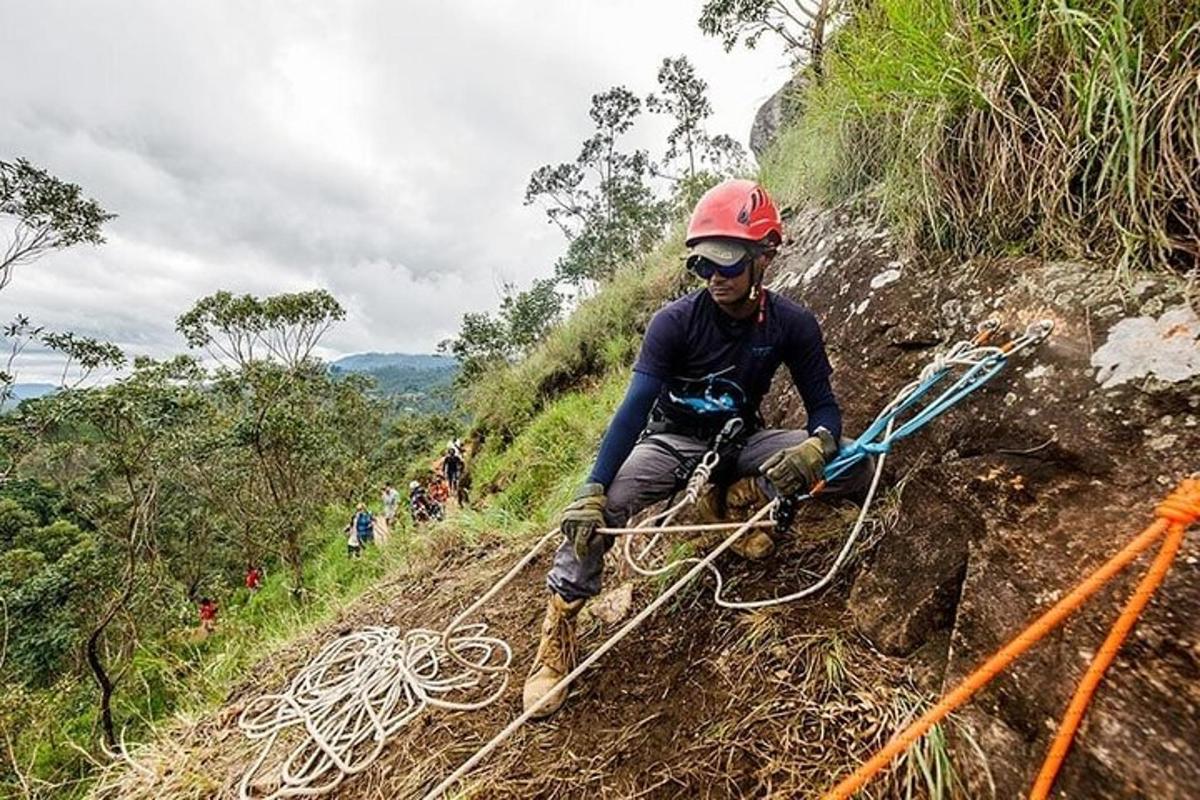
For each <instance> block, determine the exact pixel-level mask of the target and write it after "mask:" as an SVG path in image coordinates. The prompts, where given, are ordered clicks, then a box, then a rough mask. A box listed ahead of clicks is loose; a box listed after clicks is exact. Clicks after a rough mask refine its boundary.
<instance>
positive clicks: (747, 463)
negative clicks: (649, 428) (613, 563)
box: [546, 428, 873, 602]
mask: <svg viewBox="0 0 1200 800" xmlns="http://www.w3.org/2000/svg"><path fill="white" fill-rule="evenodd" d="M807 438H808V432H807V431H803V430H796V431H789V430H781V429H777V428H776V429H767V430H761V431H758V432H757V433H752V434H750V436H748V437H747V438H746V444H745V446H744V447H743V448H742V449H741V451H740V452H739V453H738V457H737V465H736V467H735V469H734V476H735V477H736V478H744V477H747V476H750V475H758V468H759V466H760V465H761V464H762V463H763V462H764V461H766V460H767V459H768V458H769V457H771V456H772V455H774V454H775V453H778V452H779V451H780V450H783V449H784V448H787V447H792V446H793V445H797V444H800V442H803V441H804V440H805V439H807ZM656 441H658V442H662V443H665V444H668V445H670V448H667V447H663V446H662V445H661V444H656V443H655V442H656ZM671 448H673V449H674V450H675V451H677V452H678V454H679V455H676V454H675V453H673V452H672V451H671ZM707 449H708V443H707V442H705V441H703V440H701V439H693V438H692V437H690V436H680V435H678V434H674V433H659V434H655V435H653V436H648V437H646V438H645V439H643V440H642V441H640V442H638V443H637V445H636V446H634V448H633V451H632V452H631V453H630V454H629V457H628V458H626V459H625V463H624V464H622V465H621V469H620V470H619V471H618V472H617V477H616V478H614V479H613V482H612V484H611V485H610V486H609V487H608V492H607V494H608V503H607V506H606V507H605V510H604V521H605V524H606V525H607V526H608V527H610V528H621V527H624V526H625V524H626V523H627V522H628V521H629V519H630V517H632V516H633V515H634V514H636V513H637V512H638V511H640V510H641V509H643V508H645V507H646V506H649V505H651V504H652V503H655V502H657V501H659V500H662V499H663V498H665V497H667V496H669V495H670V494H671V491H672V490H673V489H674V488H675V474H674V473H675V468H676V467H677V466H679V463H680V460H679V456H682V457H683V458H685V459H686V458H690V457H692V456H696V455H700V454H701V453H703V452H704V451H705V450H707ZM872 469H873V467H872V463H871V460H870V459H863V460H862V461H860V462H859V463H858V464H856V465H855V466H854V467H853V468H852V469H851V470H850V471H849V472H847V473H846V474H844V475H842V476H841V477H840V478H838V479H837V480H834V481H833V482H831V483H830V484H829V486H828V487H827V488H826V489H825V492H824V494H823V495H822V496H823V497H844V496H846V495H854V494H856V493H860V494H861V493H862V492H865V491H866V488H867V485H868V484H869V483H870V481H871V472H872ZM763 483H764V486H765V487H766V488H767V489H768V490H769V489H770V486H769V484H767V483H766V481H765V479H764V481H763ZM768 493H770V492H768ZM614 541H615V539H614V537H612V536H597V537H595V538H594V539H593V540H592V545H591V549H590V550H589V551H588V554H587V557H586V558H584V559H583V560H582V561H581V560H579V558H578V557H577V556H576V555H575V548H574V547H573V546H572V545H571V543H570V542H569V541H566V540H564V541H563V543H562V544H561V545H559V548H558V551H557V552H556V553H555V554H554V566H553V567H551V568H550V573H549V574H548V575H547V576H546V585H547V586H548V587H549V588H550V591H552V592H554V593H555V594H558V595H559V596H561V597H562V598H563V599H564V600H566V601H567V602H573V601H575V600H578V599H579V598H581V597H595V596H596V595H598V594H600V576H601V573H602V572H603V571H604V554H605V553H607V552H608V549H609V548H610V547H612V546H613V542H614Z"/></svg>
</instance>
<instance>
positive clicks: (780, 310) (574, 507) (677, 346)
mask: <svg viewBox="0 0 1200 800" xmlns="http://www.w3.org/2000/svg"><path fill="white" fill-rule="evenodd" d="M782 241H783V229H782V225H781V222H780V219H779V213H778V211H776V209H775V205H774V203H773V202H772V201H771V198H770V197H768V196H767V193H766V192H765V191H764V190H763V188H762V187H761V186H759V185H758V184H756V183H755V182H753V181H748V180H730V181H726V182H724V183H722V184H720V185H719V186H716V187H714V188H713V189H711V190H709V191H708V192H707V193H706V194H705V195H704V196H703V197H702V198H701V199H700V202H699V203H698V204H697V205H696V209H695V211H694V212H693V214H692V218H691V221H690V223H689V225H688V232H687V241H686V244H687V247H688V258H687V266H688V269H689V270H690V271H692V272H693V273H695V274H696V275H697V276H698V277H700V278H701V279H703V280H704V281H705V282H706V286H705V288H703V289H700V290H698V291H695V292H692V293H691V294H688V295H686V296H684V297H682V298H680V299H679V300H676V301H675V302H673V303H670V304H668V305H667V306H665V307H664V308H662V309H661V310H659V311H658V313H657V314H655V315H654V318H653V319H652V320H651V321H650V325H649V327H648V328H647V330H646V336H645V339H644V341H643V342H642V349H641V352H640V354H639V355H638V359H637V362H636V363H635V364H634V367H633V379H632V380H631V381H630V384H629V389H628V390H627V392H626V395H625V399H624V400H623V401H622V403H621V406H620V408H618V409H617V413H616V415H615V416H614V418H613V420H612V421H611V423H610V424H609V426H608V430H607V431H606V432H605V435H604V440H603V442H602V443H601V445H600V452H599V455H598V456H597V458H596V463H595V465H594V466H593V467H592V471H591V475H590V478H589V479H588V482H587V483H586V484H585V485H584V486H583V487H581V488H580V490H579V491H578V493H577V494H576V496H575V500H574V501H573V502H572V503H571V504H570V505H569V506H567V508H566V509H565V511H564V512H563V514H562V521H561V524H560V528H561V530H562V533H563V537H564V541H563V543H562V545H561V546H560V547H559V549H558V552H557V553H556V554H555V557H554V566H553V568H552V569H551V571H550V574H549V575H548V576H547V580H546V583H547V586H548V587H549V589H550V599H549V602H548V604H547V610H546V617H545V620H544V621H543V623H542V636H541V643H540V645H539V647H538V651H537V655H536V657H535V659H534V664H533V667H532V669H531V670H530V674H529V677H528V678H527V679H526V681H525V691H524V701H525V707H526V708H529V707H531V706H532V705H533V704H535V703H536V702H538V701H539V700H541V699H542V698H543V697H544V696H545V695H546V694H547V693H548V692H549V691H550V689H551V688H552V687H553V686H554V684H556V683H557V682H558V681H559V680H560V679H561V678H562V677H563V676H564V675H566V674H567V673H568V672H569V671H570V670H571V669H573V668H574V666H575V650H576V647H575V618H576V615H578V613H579V611H580V609H581V608H582V607H583V604H584V602H586V600H587V599H588V598H589V597H594V596H595V595H597V594H598V593H599V592H600V576H601V571H602V568H603V559H604V553H605V552H606V551H607V550H608V549H609V547H611V546H612V543H613V539H612V537H609V536H603V535H597V534H596V529H597V528H600V527H605V526H607V527H623V526H625V524H626V523H627V522H628V520H629V518H630V517H631V516H633V514H634V513H635V512H637V511H638V510H640V509H642V508H645V507H646V506H648V505H650V504H652V503H654V502H656V501H658V500H661V499H663V498H665V497H668V496H669V495H670V494H671V493H672V492H673V491H675V490H676V489H678V488H679V487H680V486H682V484H683V482H684V481H686V479H687V473H688V472H690V470H691V469H692V468H694V466H695V463H696V460H697V457H698V456H700V455H702V454H703V453H704V452H706V451H707V450H708V449H709V448H710V447H711V446H712V445H713V444H714V442H715V441H716V440H717V435H718V434H719V433H720V432H721V431H722V430H723V429H726V426H727V424H728V423H729V422H730V420H733V419H737V420H740V421H741V423H742V426H743V429H742V433H741V434H740V436H738V437H736V438H735V439H734V441H733V442H732V443H729V444H727V445H725V446H723V448H722V451H721V457H722V458H721V461H722V465H723V466H724V467H725V470H724V472H723V473H722V474H720V475H718V476H716V477H717V480H718V481H719V482H721V483H723V484H726V485H728V484H729V483H730V482H731V481H734V480H737V479H743V480H737V483H736V484H734V485H733V486H732V487H730V493H731V494H732V493H740V494H741V495H742V496H743V499H745V497H746V496H750V497H752V498H753V499H754V500H755V501H756V502H757V504H758V505H761V504H763V503H766V502H767V495H766V494H765V492H766V491H771V492H773V493H776V494H783V495H790V494H794V493H798V492H807V491H808V490H810V489H811V488H812V487H813V485H815V484H816V482H817V481H818V480H820V479H821V477H822V473H823V470H824V467H825V464H826V463H827V462H828V461H829V460H830V459H831V458H833V456H835V455H836V454H837V451H838V444H837V443H838V441H839V437H840V436H841V429H842V415H841V410H840V408H839V407H838V403H837V400H836V399H835V398H834V395H833V389H832V388H831V386H830V383H829V375H830V373H831V371H832V370H831V368H830V365H829V359H828V358H827V357H826V354H825V345H824V341H823V339H822V336H821V329H820V326H819V325H818V323H817V320H816V318H815V317H814V316H813V314H812V312H810V311H809V310H808V309H806V308H804V307H802V306H800V305H798V304H796V303H794V302H792V301H790V300H788V299H786V298H783V297H779V296H777V295H775V294H770V293H768V292H767V291H766V290H765V289H764V288H763V286H762V281H763V274H764V272H765V270H766V267H767V265H768V264H769V263H770V261H771V259H772V258H773V257H774V255H775V252H776V249H777V248H778V246H779V245H780V244H781V243H782ZM781 364H786V365H787V367H788V369H789V371H790V372H791V375H792V380H793V382H794V383H795V385H796V388H797V389H798V390H799V392H800V397H801V399H802V400H803V402H804V408H805V411H806V413H807V417H808V419H807V428H808V430H807V431H805V430H774V429H764V428H763V426H762V424H761V418H760V416H759V414H758V407H759V404H760V402H761V401H762V399H763V396H764V395H765V394H766V393H767V390H768V389H769V388H770V385H771V379H772V377H773V376H774V374H775V372H776V370H777V369H778V367H779V366H780V365H781ZM719 472H720V470H719ZM869 475H870V465H869V464H867V463H863V464H861V465H860V467H859V468H857V469H855V470H852V471H851V472H850V473H849V474H847V475H845V476H843V477H842V478H839V479H838V480H836V481H833V482H832V483H831V484H830V485H829V486H828V487H827V488H826V489H825V491H824V495H825V496H838V495H842V496H845V495H847V494H853V493H857V492H860V491H862V490H863V489H865V487H866V484H867V481H868V479H869ZM759 476H762V477H761V478H760V477H759ZM764 479H765V480H764ZM768 482H769V483H768ZM743 539H744V540H745V541H740V542H739V545H740V546H739V547H738V548H737V550H738V552H739V553H740V554H741V555H743V556H745V557H749V558H762V557H765V556H766V555H768V554H769V553H770V552H771V551H772V549H773V546H774V544H773V542H772V540H771V537H770V536H769V535H768V534H766V533H761V532H760V533H755V534H753V535H747V536H744V537H743ZM565 700H566V692H565V691H560V692H558V693H556V696H555V697H553V698H552V699H551V700H549V701H548V702H547V703H546V704H545V705H543V706H542V707H541V709H539V711H538V715H539V716H547V715H549V714H551V713H553V712H554V711H556V710H557V709H558V708H559V707H560V706H561V705H562V704H563V702H564V701H565Z"/></svg>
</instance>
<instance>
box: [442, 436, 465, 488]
mask: <svg viewBox="0 0 1200 800" xmlns="http://www.w3.org/2000/svg"><path fill="white" fill-rule="evenodd" d="M462 468H463V456H462V442H460V441H459V440H458V439H453V440H451V442H450V444H449V445H448V446H447V447H446V455H445V456H444V457H443V458H442V475H443V477H445V479H446V485H447V486H449V487H450V490H451V491H457V490H458V479H459V477H460V476H461V475H462Z"/></svg>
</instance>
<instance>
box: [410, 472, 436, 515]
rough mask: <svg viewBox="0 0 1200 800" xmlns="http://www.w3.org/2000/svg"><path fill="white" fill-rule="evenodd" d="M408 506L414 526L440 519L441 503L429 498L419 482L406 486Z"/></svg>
mask: <svg viewBox="0 0 1200 800" xmlns="http://www.w3.org/2000/svg"><path fill="white" fill-rule="evenodd" d="M408 504H409V508H410V509H411V511H412V518H413V523H414V524H419V523H422V522H428V521H429V520H431V519H441V518H442V506H441V503H439V502H437V501H436V500H434V499H433V498H432V497H430V496H429V493H428V492H427V491H426V490H425V487H424V486H422V485H421V482H420V481H413V482H411V483H410V484H408Z"/></svg>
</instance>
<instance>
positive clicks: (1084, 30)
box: [763, 0, 1200, 270]
mask: <svg viewBox="0 0 1200 800" xmlns="http://www.w3.org/2000/svg"><path fill="white" fill-rule="evenodd" d="M1198 57H1200V6H1197V5H1196V4H1195V3H1177V2H1170V1H1169V0H972V2H966V3H962V2H951V0H935V1H934V2H926V1H925V0H872V2H869V3H865V4H863V5H862V8H861V10H860V11H859V12H858V13H856V14H855V15H854V16H853V17H852V18H851V19H850V20H849V21H847V22H846V24H845V25H844V27H843V28H842V29H841V30H839V31H838V32H837V33H836V35H834V36H833V38H832V40H831V42H830V44H829V46H828V48H827V49H826V53H825V60H824V78H823V80H821V81H815V80H814V81H811V82H810V83H809V85H808V86H807V88H805V89H803V90H802V93H801V95H800V97H798V98H796V99H795V103H794V105H795V106H796V107H798V108H801V109H803V111H802V113H801V114H800V115H799V118H798V121H797V122H796V124H795V125H794V126H793V127H791V128H790V129H788V130H787V131H786V132H785V133H784V134H783V136H782V138H781V140H780V142H779V143H778V145H777V146H776V147H775V148H774V151H773V152H772V153H771V154H770V157H769V158H768V159H767V160H766V163H765V164H764V170H763V172H764V178H765V180H766V182H767V183H768V185H769V188H770V189H771V190H773V191H774V192H776V193H777V194H778V195H779V196H780V199H782V200H783V201H784V202H816V203H825V204H831V203H838V202H842V201H844V200H846V199H847V198H849V197H852V196H854V195H855V194H856V193H858V192H861V191H865V190H869V191H871V192H873V193H876V194H878V196H879V199H880V200H881V202H882V203H883V207H884V209H885V211H886V212H887V213H888V215H889V216H890V217H891V219H892V220H893V221H895V222H896V223H897V224H898V225H899V227H900V229H901V230H902V231H904V232H905V233H906V234H907V235H908V237H909V239H910V241H912V242H913V243H915V244H933V245H937V246H940V247H944V248H947V249H952V250H956V251H959V252H963V253H976V252H984V251H990V252H996V251H999V252H1018V253H1020V252H1039V253H1044V254H1049V255H1063V254H1065V255H1070V256H1082V257H1092V258H1096V259H1099V260H1101V261H1105V262H1109V263H1116V264H1120V265H1121V266H1122V267H1137V266H1143V267H1144V266H1152V265H1161V264H1167V265H1170V266H1173V267H1175V268H1178V269H1180V270H1187V269H1189V268H1191V267H1192V266H1194V265H1195V264H1196V263H1197V259H1198V257H1200V248H1198V247H1197V244H1196V242H1197V241H1200V218H1198V217H1197V213H1198V212H1197V209H1200V191H1198V190H1197V186H1200V181H1198V180H1197V177H1198V176H1200V144H1198V143H1197V140H1196V128H1197V125H1198V124H1200V95H1198V94H1197V92H1196V90H1195V63H1196V60H1197V58H1198Z"/></svg>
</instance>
